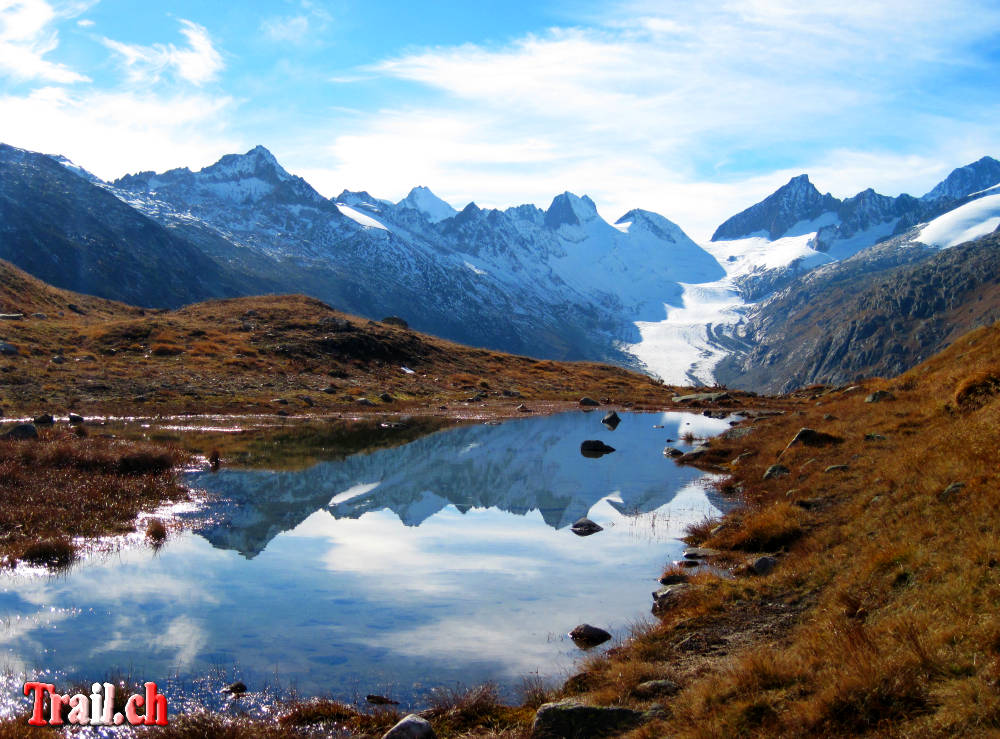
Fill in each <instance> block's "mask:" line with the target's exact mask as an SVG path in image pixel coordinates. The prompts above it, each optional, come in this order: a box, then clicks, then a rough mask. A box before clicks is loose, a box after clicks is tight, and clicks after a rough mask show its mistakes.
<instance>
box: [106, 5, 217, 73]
mask: <svg viewBox="0 0 1000 739" xmlns="http://www.w3.org/2000/svg"><path fill="white" fill-rule="evenodd" d="M181 33H182V34H183V35H184V37H185V38H186V39H187V41H188V46H187V48H177V47H176V46H174V45H173V44H153V45H152V46H142V45H140V44H126V43H123V42H121V41H115V40H113V39H109V38H105V39H103V42H104V45H105V46H107V47H108V48H109V49H111V50H112V51H114V52H116V53H117V54H119V55H120V56H121V57H122V60H123V62H124V64H125V68H126V70H127V71H128V74H129V77H130V78H131V79H132V80H133V81H134V82H144V83H151V82H156V81H158V80H159V79H160V78H161V77H162V76H163V74H164V73H165V72H166V71H167V70H173V71H174V72H175V73H176V74H177V76H178V77H179V78H181V79H183V80H186V81H188V82H191V83H192V84H195V85H203V84H205V83H206V82H211V81H212V80H214V79H216V78H217V77H218V75H219V73H220V72H221V71H222V69H223V67H224V66H225V65H224V64H223V61H222V56H221V55H220V54H219V52H218V51H216V49H215V46H214V45H213V44H212V39H211V37H210V36H209V35H208V31H207V30H205V28H204V27H203V26H199V25H198V24H197V23H192V22H191V21H188V20H181Z"/></svg>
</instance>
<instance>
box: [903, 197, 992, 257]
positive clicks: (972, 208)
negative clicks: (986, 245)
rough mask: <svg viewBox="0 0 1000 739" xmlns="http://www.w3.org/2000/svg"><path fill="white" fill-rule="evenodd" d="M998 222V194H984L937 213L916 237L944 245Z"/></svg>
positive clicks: (981, 233) (966, 238)
mask: <svg viewBox="0 0 1000 739" xmlns="http://www.w3.org/2000/svg"><path fill="white" fill-rule="evenodd" d="M998 226H1000V194H997V195H987V196H986V197H983V198H979V199H978V200H973V201H972V202H971V203H966V204H965V205H961V206H959V207H958V208H955V209H954V210H951V211H948V212H947V213H945V214H944V215H942V216H938V217H937V218H935V219H934V220H933V221H931V222H930V223H928V224H927V225H926V226H924V227H923V228H922V229H921V230H920V234H919V235H918V236H917V238H916V240H917V241H919V242H921V243H923V244H927V245H928V246H936V247H938V248H941V249H945V248H947V247H949V246H956V245H958V244H963V243H965V242H966V241H971V240H972V239H976V238H979V237H980V236H985V235H986V234H988V233H992V232H993V231H995V230H996V229H997V227H998Z"/></svg>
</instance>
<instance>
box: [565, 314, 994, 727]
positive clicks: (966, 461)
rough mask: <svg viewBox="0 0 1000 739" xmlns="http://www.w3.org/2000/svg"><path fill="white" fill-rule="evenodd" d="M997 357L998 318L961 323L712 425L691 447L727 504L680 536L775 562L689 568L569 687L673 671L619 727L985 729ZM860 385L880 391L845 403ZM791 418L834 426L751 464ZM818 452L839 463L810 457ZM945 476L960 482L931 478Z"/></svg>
mask: <svg viewBox="0 0 1000 739" xmlns="http://www.w3.org/2000/svg"><path fill="white" fill-rule="evenodd" d="M998 360H1000V326H992V327H988V328H984V329H980V330H978V331H976V332H973V333H972V334H970V335H968V336H965V337H963V338H961V339H960V340H958V341H956V342H955V344H953V345H952V346H951V347H950V348H949V349H948V350H947V351H945V352H944V353H943V354H941V355H939V356H936V357H934V358H932V359H930V360H928V361H927V362H925V363H924V364H922V365H920V366H919V367H916V368H915V369H913V370H911V371H910V372H909V373H907V374H906V375H904V376H903V377H901V378H898V379H897V380H894V381H892V382H884V381H871V382H867V383H863V384H862V385H861V387H860V388H858V389H854V390H849V389H847V388H840V389H836V388H812V389H808V390H805V391H801V392H800V393H797V394H795V396H793V397H789V398H785V399H782V400H780V401H777V404H778V405H784V404H788V405H784V407H785V408H786V414H785V415H784V416H778V417H774V418H768V419H762V420H759V421H757V422H756V423H754V424H753V425H754V429H755V430H754V432H753V433H752V434H751V435H750V436H746V437H743V438H741V439H738V440H733V441H724V440H718V439H716V440H713V441H712V452H711V454H709V455H706V458H707V461H706V462H705V464H706V465H708V466H710V467H712V466H715V465H720V466H722V467H726V468H728V470H729V471H730V473H731V474H732V475H733V477H734V478H735V479H734V482H735V483H737V484H739V485H741V486H742V489H743V491H744V496H745V499H746V502H747V507H746V508H745V509H743V510H738V511H734V512H732V513H730V514H729V515H728V516H727V517H726V518H725V520H724V524H725V525H724V526H723V527H722V528H721V529H719V530H716V531H715V533H712V531H713V530H714V529H715V526H716V522H704V523H702V524H698V525H696V526H695V527H693V531H692V532H691V540H692V541H696V542H698V543H701V544H703V545H704V546H708V547H713V548H717V549H722V550H724V551H725V552H726V554H725V555H724V556H723V558H722V559H721V560H720V562H721V563H723V564H724V563H726V562H732V563H741V562H743V561H744V558H745V557H746V555H745V554H741V553H742V552H750V551H768V552H778V553H779V560H778V561H779V564H778V567H777V568H776V569H775V571H774V572H773V573H772V574H771V575H769V576H767V577H751V578H746V577H742V576H741V575H739V574H737V576H736V577H735V579H721V578H716V577H713V576H712V575H706V574H700V575H697V576H695V577H694V578H693V579H692V582H693V583H694V585H695V587H694V589H693V590H692V591H691V592H690V594H689V596H686V597H685V598H684V599H683V601H681V602H679V604H678V605H677V607H676V608H673V609H670V610H668V611H666V612H665V613H664V614H663V617H662V619H663V620H662V621H661V622H660V623H658V624H655V625H654V626H652V627H651V628H650V629H649V630H648V631H646V632H644V633H639V634H637V635H636V637H635V638H634V639H633V640H632V641H631V642H630V643H629V644H628V645H627V646H626V647H625V648H623V649H621V650H616V651H614V652H613V653H612V654H611V655H610V656H608V657H601V658H596V659H592V660H590V661H588V663H587V665H586V671H585V673H584V674H583V676H581V677H580V678H574V680H573V681H571V683H572V684H573V685H574V686H576V687H577V688H578V689H577V690H575V691H573V692H576V693H579V694H581V695H582V696H583V697H584V698H585V699H588V700H591V701H593V702H595V703H604V704H614V703H618V704H626V705H633V706H636V707H643V706H645V705H648V702H644V701H639V700H637V699H636V698H635V696H634V694H633V693H632V692H631V690H632V686H633V684H634V683H635V682H636V681H637V680H640V679H644V678H645V677H646V676H647V675H654V674H659V675H662V676H665V677H669V678H670V679H673V680H675V681H676V682H678V683H679V684H680V685H681V686H682V690H681V691H680V693H678V694H677V695H675V696H672V697H667V698H662V699H659V702H661V703H662V704H663V705H664V707H665V710H666V711H667V714H668V715H669V718H668V719H667V720H665V721H654V722H652V723H650V724H648V725H646V726H645V727H642V728H640V729H638V730H636V731H634V732H633V733H632V734H631V736H634V737H656V736H662V735H667V734H669V735H670V736H677V737H728V736H750V737H799V736H816V737H828V736H879V737H881V736H885V737H903V736H915V737H916V736H919V737H924V736H930V737H951V736H995V735H998V734H1000V615H998V612H997V609H996V603H997V602H1000V554H998V552H1000V514H998V511H1000V464H998V457H997V449H1000V393H998V392H997V388H996V385H995V378H996V377H997V371H996V368H997V367H998V366H1000V361H998ZM878 389H886V390H890V391H891V392H893V393H894V394H895V396H896V401H895V402H892V403H865V402H864V398H865V396H866V395H867V394H869V393H871V392H873V391H874V390H878ZM831 416H832V419H831ZM803 426H807V427H810V428H816V429H818V430H822V431H825V432H827V433H831V434H835V435H837V436H840V437H842V438H843V439H844V443H843V444H840V445H838V446H836V447H825V448H808V449H806V448H796V447H793V448H791V449H789V450H788V451H787V452H785V453H784V455H783V456H782V463H783V464H785V465H786V466H787V467H788V468H789V469H790V470H791V474H790V475H788V476H787V477H783V478H777V479H772V480H767V481H764V480H763V479H762V478H763V473H764V471H765V470H766V469H767V467H768V465H769V464H770V463H772V462H773V460H774V459H775V457H776V455H777V454H778V453H779V452H780V451H782V450H783V449H784V448H785V446H786V445H787V444H788V441H789V440H790V439H791V438H792V437H793V436H794V435H795V433H796V431H797V430H798V429H799V428H801V427H803ZM866 434H878V435H880V436H882V437H885V438H884V439H879V438H877V437H876V438H868V439H866V438H865V436H866ZM746 449H751V450H752V451H754V452H756V453H755V454H754V455H753V456H750V457H748V458H744V459H742V460H741V461H740V463H739V464H738V465H734V466H732V467H729V466H728V460H732V459H734V458H735V457H736V456H738V455H739V454H740V453H742V452H743V451H744V450H746ZM703 459H705V458H703ZM836 464H847V465H849V468H848V469H847V470H846V471H838V472H831V473H827V472H825V470H826V468H827V467H829V466H831V465H836ZM713 468H714V467H713ZM953 482H962V483H964V487H953V488H951V489H950V492H948V493H946V492H945V491H946V490H948V488H949V485H950V484H951V483H953ZM737 572H739V569H738V568H737ZM567 689H568V688H567Z"/></svg>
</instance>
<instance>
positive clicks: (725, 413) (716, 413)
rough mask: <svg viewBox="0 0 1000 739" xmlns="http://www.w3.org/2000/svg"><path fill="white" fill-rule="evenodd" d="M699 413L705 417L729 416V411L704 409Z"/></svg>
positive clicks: (719, 418) (718, 417)
mask: <svg viewBox="0 0 1000 739" xmlns="http://www.w3.org/2000/svg"><path fill="white" fill-rule="evenodd" d="M701 415H703V416H705V418H715V419H718V420H722V419H723V418H729V411H713V410H705V411H702V412H701Z"/></svg>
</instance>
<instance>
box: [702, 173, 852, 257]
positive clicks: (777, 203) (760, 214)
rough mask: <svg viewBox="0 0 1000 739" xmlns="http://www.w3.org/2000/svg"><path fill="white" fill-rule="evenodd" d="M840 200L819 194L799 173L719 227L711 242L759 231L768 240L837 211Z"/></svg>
mask: <svg viewBox="0 0 1000 739" xmlns="http://www.w3.org/2000/svg"><path fill="white" fill-rule="evenodd" d="M839 205H840V201H839V200H837V198H835V197H833V196H832V195H830V194H829V193H827V194H826V195H821V194H820V192H819V190H817V189H816V187H815V186H814V185H813V184H812V183H811V182H810V181H809V176H808V175H804V174H802V175H799V176H798V177H793V178H792V179H790V180H789V181H788V184H786V185H784V186H783V187H780V188H779V189H778V190H776V191H775V192H774V193H773V194H771V195H769V196H768V197H766V198H764V200H762V201H761V202H759V203H757V204H756V205H752V206H750V207H749V208H747V209H746V210H744V211H743V212H741V213H737V214H736V215H734V216H733V217H732V218H730V219H728V220H727V221H725V222H724V223H723V224H722V225H721V226H719V227H718V228H717V229H716V230H715V233H714V234H712V241H724V240H728V239H739V238H742V237H744V236H749V235H751V234H755V233H758V232H761V231H763V232H764V233H766V234H767V236H768V238H770V239H772V240H773V239H777V238H780V237H781V236H784V235H785V234H786V233H787V232H788V230H789V229H790V228H791V227H792V226H794V225H795V224H796V223H798V222H799V221H811V220H813V219H815V218H819V217H820V216H821V215H823V214H824V213H830V212H833V211H836V210H837V207H838V206H839Z"/></svg>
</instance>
